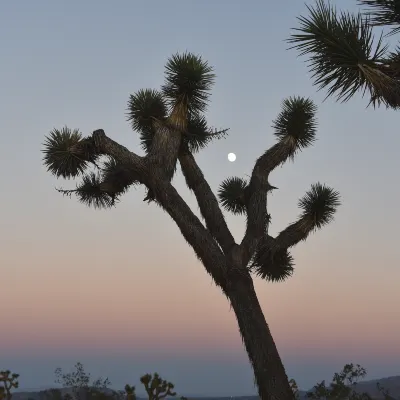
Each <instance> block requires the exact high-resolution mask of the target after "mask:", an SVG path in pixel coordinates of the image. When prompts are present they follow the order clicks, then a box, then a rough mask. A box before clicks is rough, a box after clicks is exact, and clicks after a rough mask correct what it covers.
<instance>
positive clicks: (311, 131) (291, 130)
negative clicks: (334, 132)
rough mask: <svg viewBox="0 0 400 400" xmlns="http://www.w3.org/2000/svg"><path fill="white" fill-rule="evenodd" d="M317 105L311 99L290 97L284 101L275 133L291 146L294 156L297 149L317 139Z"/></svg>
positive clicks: (274, 127) (275, 126)
mask: <svg viewBox="0 0 400 400" xmlns="http://www.w3.org/2000/svg"><path fill="white" fill-rule="evenodd" d="M316 112H317V107H316V106H315V104H314V103H313V102H312V100H310V99H305V98H302V97H289V98H288V99H285V100H284V101H283V103H282V111H281V112H280V113H279V115H278V117H277V118H276V120H275V121H274V122H273V125H272V127H273V129H274V131H275V132H274V134H275V136H276V137H278V138H279V139H280V140H281V141H284V142H286V143H287V144H289V145H290V147H291V156H292V157H293V156H294V154H295V153H296V151H297V150H301V149H303V148H305V147H307V146H310V145H312V144H313V143H314V141H315V135H316V125H317V123H316V117H315V114H316Z"/></svg>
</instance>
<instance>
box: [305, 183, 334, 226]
mask: <svg viewBox="0 0 400 400" xmlns="http://www.w3.org/2000/svg"><path fill="white" fill-rule="evenodd" d="M298 205H299V207H300V208H301V209H302V210H303V212H302V213H301V215H300V219H301V220H303V221H304V223H305V224H309V225H310V226H312V228H313V229H317V228H318V229H319V228H321V227H322V226H324V225H326V224H328V223H329V222H331V221H332V220H333V218H334V214H335V212H336V210H337V208H338V207H339V206H340V194H339V192H337V191H335V190H334V189H332V188H330V187H328V186H325V185H322V184H321V183H316V184H314V185H311V189H310V190H309V191H308V192H307V193H306V194H305V195H304V196H303V197H302V198H301V199H300V200H299V204H298Z"/></svg>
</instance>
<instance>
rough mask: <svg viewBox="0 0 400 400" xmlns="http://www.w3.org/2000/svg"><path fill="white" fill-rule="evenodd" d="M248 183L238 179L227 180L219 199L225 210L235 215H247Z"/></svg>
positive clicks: (221, 188) (221, 189) (220, 190)
mask: <svg viewBox="0 0 400 400" xmlns="http://www.w3.org/2000/svg"><path fill="white" fill-rule="evenodd" d="M246 188H247V181H246V180H245V179H242V178H238V177H231V178H227V179H225V180H224V181H223V182H222V183H221V185H220V187H219V190H218V198H219V201H220V202H221V204H222V206H223V207H224V208H225V210H227V211H230V212H232V213H233V214H245V213H246V201H245V194H246V193H245V192H246Z"/></svg>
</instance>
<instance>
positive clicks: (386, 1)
mask: <svg viewBox="0 0 400 400" xmlns="http://www.w3.org/2000/svg"><path fill="white" fill-rule="evenodd" d="M357 4H359V5H361V6H364V9H365V13H364V14H362V13H357V14H351V13H349V12H340V13H339V12H337V11H336V9H335V8H334V7H333V6H331V4H330V3H329V1H328V0H326V1H325V0H318V1H317V2H316V5H315V7H311V6H309V7H308V11H309V16H308V17H303V16H302V17H300V18H299V22H300V26H299V27H298V28H296V29H295V31H296V33H295V34H293V35H291V37H290V39H289V43H291V44H292V45H293V47H294V48H297V49H298V50H299V51H300V54H301V55H308V56H309V67H310V71H311V72H312V73H313V79H314V83H315V84H316V85H317V86H319V87H320V88H321V89H325V88H327V89H328V94H327V97H328V96H331V95H333V94H335V95H337V97H338V99H341V100H343V101H347V100H349V99H350V98H351V97H352V96H353V95H354V94H355V93H357V92H358V91H359V90H361V91H362V92H363V94H365V93H367V94H368V96H369V98H370V104H373V105H374V106H375V105H380V104H381V103H382V104H384V105H385V106H387V107H389V108H393V109H397V108H399V107H400V47H397V48H396V49H395V50H394V51H389V50H388V48H389V46H388V44H385V43H384V41H383V39H384V38H383V35H382V34H381V35H379V37H375V36H374V34H373V27H375V26H387V27H389V26H390V27H392V28H393V29H391V30H390V32H389V34H388V35H393V34H395V33H397V32H399V31H400V0H358V1H357Z"/></svg>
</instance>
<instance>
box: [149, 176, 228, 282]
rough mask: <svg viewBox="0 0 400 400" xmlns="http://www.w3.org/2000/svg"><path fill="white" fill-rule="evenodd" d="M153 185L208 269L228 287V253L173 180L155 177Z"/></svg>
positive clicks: (153, 188) (167, 210)
mask: <svg viewBox="0 0 400 400" xmlns="http://www.w3.org/2000/svg"><path fill="white" fill-rule="evenodd" d="M150 188H151V190H152V191H153V193H154V196H155V198H156V199H157V201H158V203H159V204H160V205H161V207H162V208H163V209H164V210H165V211H166V212H167V213H168V214H169V215H170V216H171V218H172V219H173V220H174V221H175V223H176V224H177V225H178V228H179V229H180V231H181V233H182V235H183V237H184V238H185V239H186V241H187V242H188V243H189V244H190V245H191V247H192V248H193V250H194V252H195V253H196V255H197V257H198V258H199V259H200V260H201V261H202V263H203V265H204V266H205V268H206V270H207V272H208V273H209V274H210V275H212V277H213V278H214V280H215V282H216V284H217V285H219V286H221V287H224V286H225V281H226V269H227V266H226V261H225V257H224V254H223V253H222V251H221V250H220V248H219V246H218V244H217V243H216V241H215V240H214V239H213V237H212V236H211V234H210V232H209V231H208V230H207V229H206V228H205V227H204V226H203V224H202V223H201V221H200V220H199V219H198V218H197V217H196V215H195V214H194V213H193V212H192V210H191V209H190V207H189V206H188V205H187V204H186V202H185V201H184V200H183V198H182V197H181V196H180V195H179V193H178V192H177V190H176V189H175V188H174V187H173V186H172V184H171V183H170V182H168V181H166V180H165V179H158V178H154V177H153V178H152V182H151V183H150Z"/></svg>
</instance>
